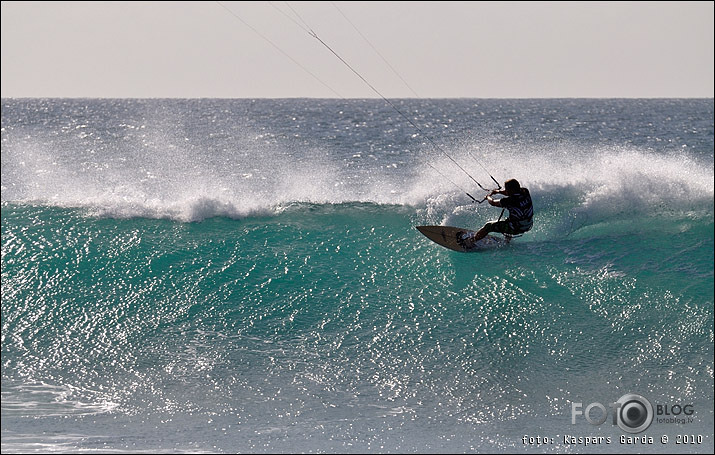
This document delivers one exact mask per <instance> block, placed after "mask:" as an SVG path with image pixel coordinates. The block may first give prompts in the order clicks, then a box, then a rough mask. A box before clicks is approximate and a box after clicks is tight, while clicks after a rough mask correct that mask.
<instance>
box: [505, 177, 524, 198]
mask: <svg viewBox="0 0 715 455" xmlns="http://www.w3.org/2000/svg"><path fill="white" fill-rule="evenodd" d="M504 189H505V190H506V192H507V194H509V195H511V194H516V193H518V192H519V190H521V185H520V184H519V182H518V181H517V180H516V179H509V180H507V181H506V182H504Z"/></svg>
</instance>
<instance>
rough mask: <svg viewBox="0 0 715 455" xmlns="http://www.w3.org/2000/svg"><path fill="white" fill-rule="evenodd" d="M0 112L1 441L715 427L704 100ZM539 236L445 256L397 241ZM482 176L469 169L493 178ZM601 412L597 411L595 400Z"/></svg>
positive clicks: (250, 443) (426, 439)
mask: <svg viewBox="0 0 715 455" xmlns="http://www.w3.org/2000/svg"><path fill="white" fill-rule="evenodd" d="M397 105H398V106H399V108H400V109H401V110H403V112H405V113H406V114H408V115H409V116H410V118H412V119H414V121H415V122H416V123H417V124H418V125H419V126H420V128H421V129H422V131H423V133H424V134H427V135H429V136H430V138H431V139H432V140H434V141H435V143H436V144H438V147H435V146H433V145H432V143H431V142H430V141H429V140H427V139H426V138H425V137H424V134H419V133H418V132H417V131H416V130H415V129H414V128H413V127H412V126H411V125H409V124H405V122H404V120H402V119H401V117H400V115H399V114H397V113H396V112H395V111H394V110H392V109H391V108H390V107H389V106H385V105H384V103H383V102H381V101H375V100H355V101H336V100H64V99H46V100H22V99H19V100H14V99H4V100H3V101H2V226H1V227H2V449H3V452H5V451H18V452H28V451H49V450H52V451H69V452H76V451H91V450H109V451H117V450H121V451H192V452H195V451H199V452H201V451H208V452H215V451H226V452H236V451H239V452H245V451H250V452H317V451H332V452H335V451H338V452H360V453H364V452H366V451H370V450H373V451H375V450H376V451H380V452H383V451H398V452H464V451H471V450H479V451H491V452H513V451H530V450H534V451H541V450H544V448H545V447H544V446H543V445H542V446H531V445H524V443H523V442H522V437H523V436H525V435H526V436H541V437H543V436H548V437H553V438H555V441H554V442H553V443H552V444H549V446H548V449H550V450H553V451H557V452H571V451H588V450H590V447H591V446H589V447H583V446H579V445H578V444H570V443H567V442H566V441H565V440H564V437H565V436H567V435H573V436H575V437H586V436H606V437H611V438H612V439H613V441H614V443H613V444H611V445H606V446H603V445H602V446H598V451H600V452H603V451H607V452H608V451H610V452H618V453H620V452H623V451H626V452H628V451H642V447H641V446H634V447H629V446H623V445H621V444H618V443H617V441H618V439H619V437H620V435H621V434H623V432H622V431H621V430H620V428H619V427H618V426H613V425H611V424H610V420H609V421H608V422H606V424H604V425H601V426H594V425H591V424H589V423H588V422H587V421H586V420H585V419H582V418H581V420H579V421H577V422H576V424H575V425H572V423H571V418H572V416H571V404H572V403H575V402H581V403H583V406H584V407H586V406H587V405H588V404H589V403H593V402H601V403H604V404H608V403H611V402H613V401H616V400H618V399H619V398H620V397H621V396H623V395H625V394H627V393H637V394H640V395H643V396H644V397H646V398H648V399H649V400H650V401H651V402H652V403H653V404H654V406H655V405H657V404H661V405H673V404H677V405H686V404H691V405H692V406H693V408H694V409H695V414H694V415H693V416H692V417H693V421H692V422H685V423H679V424H672V423H671V424H668V423H659V422H657V421H654V423H653V424H652V425H651V427H650V428H649V429H648V430H647V432H646V433H644V434H647V435H652V436H656V437H657V438H659V437H660V435H670V436H671V437H673V438H675V437H676V436H677V435H678V434H705V435H709V436H708V437H706V440H705V442H704V443H703V444H701V445H699V446H697V447H675V446H673V445H671V446H665V447H666V448H667V449H668V451H671V450H673V451H677V450H679V449H687V450H692V449H695V450H701V449H702V450H703V451H710V452H711V451H712V447H713V443H712V440H713V439H712V428H713V401H714V396H713V371H714V369H713V340H714V337H713V292H714V289H713V244H714V243H713V228H714V216H713V102H712V100H404V101H398V102H397ZM452 160H454V161H456V162H458V163H460V165H461V166H462V167H463V168H464V169H465V170H466V171H467V172H468V173H469V175H471V177H474V178H475V179H476V180H478V181H479V182H480V183H481V184H482V185H484V186H493V182H492V181H491V177H490V175H489V173H491V174H492V175H493V176H494V177H495V178H497V179H498V180H499V181H500V183H502V184H503V180H505V179H507V178H511V177H515V178H518V179H519V180H520V181H521V182H522V184H523V185H524V186H527V187H529V188H530V191H531V193H532V196H533V198H534V205H535V210H536V217H535V227H534V229H533V230H532V231H531V232H529V233H528V234H526V235H524V236H523V237H521V238H518V239H516V240H515V241H514V242H512V244H510V245H509V246H507V247H505V248H502V249H499V250H493V251H486V252H482V253H471V254H460V253H455V252H452V251H448V250H446V249H443V248H441V247H439V246H438V245H436V244H434V243H432V242H430V241H429V240H428V239H426V238H425V237H423V236H422V235H421V234H420V233H419V232H418V231H417V230H415V229H414V226H415V225H421V224H446V225H456V226H465V227H470V228H475V227H478V226H481V225H482V224H483V223H484V222H486V221H488V220H490V219H495V218H497V217H498V216H499V210H498V209H496V208H493V207H487V206H486V204H481V205H477V204H473V203H471V200H470V199H469V197H468V196H467V195H466V194H465V192H469V193H470V194H473V195H474V196H479V198H481V197H483V192H480V191H479V190H478V188H475V186H476V185H475V184H474V182H473V181H472V180H471V179H470V176H468V175H467V174H466V173H465V172H463V171H461V170H460V169H459V168H458V167H457V166H455V164H454V162H453V161H452ZM487 170H488V172H487ZM594 413H595V411H594Z"/></svg>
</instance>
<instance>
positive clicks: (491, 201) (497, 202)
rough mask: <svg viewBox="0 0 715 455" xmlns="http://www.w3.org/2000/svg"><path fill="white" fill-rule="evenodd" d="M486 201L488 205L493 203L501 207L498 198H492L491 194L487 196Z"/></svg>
mask: <svg viewBox="0 0 715 455" xmlns="http://www.w3.org/2000/svg"><path fill="white" fill-rule="evenodd" d="M487 202H489V205H493V206H494V207H501V202H500V200H499V199H494V198H493V197H492V195H491V194H490V195H489V196H487Z"/></svg>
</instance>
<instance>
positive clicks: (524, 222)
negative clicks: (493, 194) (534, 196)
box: [499, 188, 534, 232]
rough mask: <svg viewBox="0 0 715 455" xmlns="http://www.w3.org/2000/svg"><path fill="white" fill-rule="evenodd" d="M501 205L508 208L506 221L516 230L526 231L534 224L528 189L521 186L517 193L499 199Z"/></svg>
mask: <svg viewBox="0 0 715 455" xmlns="http://www.w3.org/2000/svg"><path fill="white" fill-rule="evenodd" d="M499 202H500V203H501V206H502V207H504V208H505V209H507V210H509V218H508V219H507V221H508V222H509V225H510V226H511V228H512V229H514V230H515V231H517V232H526V231H528V230H529V229H531V226H532V225H533V224H534V207H533V205H532V204H531V195H530V194H529V190H527V189H526V188H521V189H520V190H519V192H518V193H516V194H512V195H511V196H507V197H505V198H502V199H500V200H499Z"/></svg>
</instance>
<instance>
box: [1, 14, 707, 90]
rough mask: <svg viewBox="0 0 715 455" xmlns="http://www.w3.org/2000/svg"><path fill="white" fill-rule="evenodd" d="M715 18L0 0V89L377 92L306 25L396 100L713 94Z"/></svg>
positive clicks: (687, 15) (657, 15)
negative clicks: (714, 23) (0, 54)
mask: <svg viewBox="0 0 715 455" xmlns="http://www.w3.org/2000/svg"><path fill="white" fill-rule="evenodd" d="M222 5H223V6H222ZM336 5H337V7H336ZM226 8H228V9H230V10H231V11H232V13H231V12H229V11H227V9H226ZM281 11H282V12H283V13H282V12H281ZM341 12H342V13H343V14H344V15H345V16H346V17H347V18H348V19H349V21H350V22H348V21H347V20H346V19H345V17H343V15H341ZM296 13H297V14H298V15H299V17H298V16H296ZM236 16H238V18H240V19H241V20H243V21H245V23H247V24H249V25H250V26H251V27H253V28H255V30H257V31H258V32H260V34H262V35H263V36H264V37H266V38H268V39H269V40H270V41H271V42H273V43H274V44H275V45H276V46H277V47H278V48H280V49H281V51H282V52H284V53H285V54H288V55H289V56H290V57H291V58H293V59H294V60H296V61H297V62H299V63H300V65H302V66H303V67H304V68H306V69H307V70H309V71H310V72H311V73H313V74H314V75H315V76H316V77H317V78H318V79H320V82H319V81H317V80H316V79H315V78H314V77H313V76H311V75H310V74H308V73H307V72H306V71H305V70H304V69H302V68H301V66H299V65H297V64H296V63H294V62H293V61H292V60H291V59H289V58H288V57H286V55H284V54H283V53H281V52H280V51H278V50H277V49H276V48H275V47H273V46H272V45H271V44H269V43H267V42H266V41H265V40H264V39H263V38H261V37H260V36H259V35H257V34H256V33H255V32H254V31H252V30H251V29H250V28H249V27H247V26H246V25H245V24H244V23H243V22H242V21H241V20H239V19H238V18H237V17H236ZM286 16H290V17H291V18H293V20H291V19H290V18H288V17H286ZM713 16H714V11H713V2H446V1H443V2H209V1H204V2H62V1H56V2H5V1H3V2H2V15H1V19H2V29H1V30H2V66H1V67H0V69H1V71H2V78H1V84H2V97H3V98H7V97H107V98H124V97H131V98H164V97H179V98H198V97H220V98H260V97H320V98H335V97H338V96H340V97H345V98H368V97H375V96H376V94H375V93H374V92H373V91H372V90H371V89H370V88H369V87H368V86H367V85H366V84H365V83H364V82H363V81H361V80H360V79H359V78H358V77H357V76H356V75H355V74H353V73H352V72H351V71H350V70H349V69H348V68H346V67H345V66H344V65H343V64H342V63H341V62H340V61H339V60H338V59H337V58H336V57H335V56H334V55H333V54H331V53H330V51H328V50H327V49H326V48H324V47H323V46H322V45H321V44H320V43H319V42H318V41H317V40H316V39H314V38H313V37H311V36H310V35H309V34H308V33H307V32H306V31H305V30H303V29H301V27H300V26H299V25H297V24H301V25H303V23H302V22H301V21H304V23H305V24H307V25H308V26H310V27H312V29H313V30H314V31H315V32H316V33H317V34H318V36H320V37H321V38H322V39H323V40H324V41H325V42H326V43H327V44H329V45H330V46H331V47H332V48H333V49H334V50H335V51H336V52H337V53H338V54H340V55H341V56H342V57H343V58H344V59H345V60H346V61H347V62H349V63H350V64H351V65H352V66H353V67H354V68H355V69H356V70H357V71H359V72H360V73H361V74H362V75H363V76H364V77H365V78H366V79H367V80H368V81H369V82H370V83H371V84H373V85H374V86H375V87H376V88H377V89H378V90H379V91H380V92H381V93H382V94H383V95H385V96H386V97H388V98H410V97H415V93H416V94H417V95H418V96H419V97H421V98H452V97H469V98H472V97H473V98H555V97H557V98H571V97H625V98H633V97H644V98H651V97H713V91H714V86H715V82H714V77H713V67H714V66H715V65H714V63H713V55H714V54H715V49H714V45H713V42H714V39H715V38H714V37H715V32H714V29H713ZM296 23H297V24H296ZM351 23H352V24H354V25H355V27H357V29H358V30H359V31H360V33H362V35H364V36H365V37H367V39H368V40H369V42H370V43H371V44H372V45H373V46H374V47H375V48H376V49H377V50H378V51H379V52H380V54H382V56H383V57H384V58H385V59H386V60H387V61H388V62H389V64H390V65H391V66H392V67H394V68H395V70H397V72H398V73H399V74H400V75H401V76H402V78H404V80H405V81H406V82H407V83H408V84H409V87H411V88H412V90H414V93H413V92H412V91H411V90H410V88H408V86H406V85H405V84H404V83H403V82H402V81H401V80H400V78H399V77H398V76H397V75H395V73H393V71H392V70H391V69H390V67H389V66H388V65H387V64H386V63H385V62H384V61H383V60H382V59H381V58H380V56H379V55H378V54H376V53H375V51H374V50H373V49H372V47H371V46H370V44H368V42H366V41H365V40H364V39H363V38H362V37H361V35H360V34H359V33H358V32H357V31H356V30H355V29H354V28H353V25H351ZM303 26H305V25H303ZM324 84H325V85H328V86H329V87H330V88H328V87H326V86H325V85H324ZM336 93H337V94H336Z"/></svg>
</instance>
